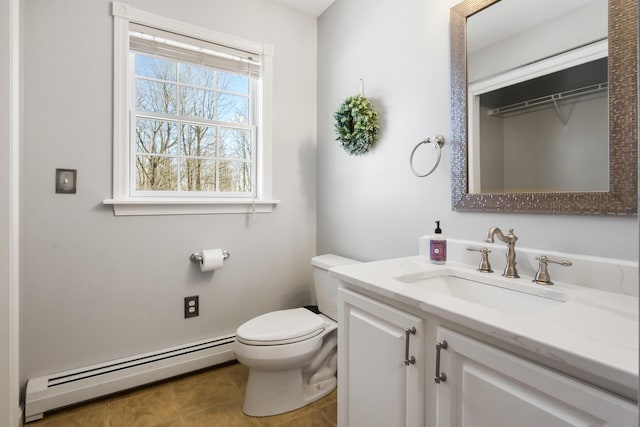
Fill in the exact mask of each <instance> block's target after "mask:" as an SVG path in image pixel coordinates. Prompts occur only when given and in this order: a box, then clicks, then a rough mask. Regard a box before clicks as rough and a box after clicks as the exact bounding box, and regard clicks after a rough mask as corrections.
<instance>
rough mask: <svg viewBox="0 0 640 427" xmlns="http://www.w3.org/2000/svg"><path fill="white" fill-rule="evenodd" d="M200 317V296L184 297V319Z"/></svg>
mask: <svg viewBox="0 0 640 427" xmlns="http://www.w3.org/2000/svg"><path fill="white" fill-rule="evenodd" d="M199 315H200V303H199V301H198V295H194V296H191V297H184V318H185V319H188V318H189V317H197V316H199Z"/></svg>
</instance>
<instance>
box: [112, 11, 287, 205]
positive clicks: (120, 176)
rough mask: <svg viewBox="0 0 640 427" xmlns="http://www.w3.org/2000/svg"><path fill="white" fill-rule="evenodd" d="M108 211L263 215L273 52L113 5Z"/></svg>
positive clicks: (267, 183) (267, 191)
mask: <svg viewBox="0 0 640 427" xmlns="http://www.w3.org/2000/svg"><path fill="white" fill-rule="evenodd" d="M113 14H114V34H115V42H114V195H113V199H108V200H105V201H104V203H105V204H111V205H113V206H114V212H115V213H116V215H142V214H169V213H218V212H222V213H233V212H251V211H253V212H256V211H257V212H268V211H270V210H271V209H272V208H273V206H274V205H275V204H276V203H277V201H274V200H270V182H271V179H270V173H271V167H270V159H271V155H270V153H271V141H270V140H271V130H270V112H269V107H270V97H271V84H270V81H271V75H270V74H271V68H272V48H271V47H270V46H268V45H262V44H259V43H255V42H248V41H244V40H240V39H237V38H234V37H231V36H227V35H222V34H219V33H215V32H212V31H210V30H207V29H203V28H199V27H194V26H190V25H187V24H184V23H180V22H177V21H174V20H172V19H167V18H163V17H159V16H156V15H151V14H148V13H146V12H141V11H137V10H135V9H132V8H129V7H128V6H127V5H125V4H122V3H117V2H114V4H113Z"/></svg>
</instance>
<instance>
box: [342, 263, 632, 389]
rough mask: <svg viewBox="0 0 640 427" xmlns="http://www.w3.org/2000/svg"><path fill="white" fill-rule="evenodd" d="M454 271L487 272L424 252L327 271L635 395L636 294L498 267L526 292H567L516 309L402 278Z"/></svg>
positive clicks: (360, 286)
mask: <svg viewBox="0 0 640 427" xmlns="http://www.w3.org/2000/svg"><path fill="white" fill-rule="evenodd" d="M455 272H463V273H464V274H466V275H474V274H475V275H479V276H478V277H479V278H480V279H482V277H481V276H482V275H483V274H482V273H479V272H477V271H476V270H475V267H472V266H469V265H465V264H457V263H447V264H446V265H441V266H440V265H433V264H430V263H429V262H428V261H427V260H426V258H425V257H424V256H414V257H406V258H396V259H389V260H383V261H375V262H368V263H360V264H352V265H348V266H343V267H337V268H334V269H331V270H330V274H331V275H332V276H334V277H337V278H338V279H340V280H342V281H343V282H346V283H348V284H349V285H351V286H355V287H356V288H361V289H363V290H365V291H368V292H372V293H375V294H377V295H380V296H381V297H385V298H390V299H393V300H395V301H398V302H401V303H403V304H405V305H408V306H411V307H415V308H418V309H419V310H422V311H424V312H427V313H431V314H433V315H435V316H437V317H440V318H442V319H446V320H449V321H451V322H454V323H456V324H459V325H462V326H464V327H467V328H470V329H472V330H475V331H478V332H480V333H483V334H485V335H488V336H491V337H494V338H497V339H499V340H501V341H503V342H506V343H507V344H509V345H515V346H517V347H518V348H521V349H523V350H525V351H527V352H532V353H534V354H536V355H539V356H542V358H543V359H545V360H550V361H554V362H555V366H556V368H557V366H566V367H567V368H571V369H567V371H571V370H576V369H577V370H579V371H581V372H585V373H588V374H589V375H592V376H593V377H594V378H601V379H604V381H599V382H598V381H594V382H595V383H596V384H602V385H603V386H605V387H606V388H610V389H612V388H617V389H616V390H613V391H615V392H618V393H620V394H623V395H626V396H627V397H629V398H631V399H637V391H638V298H637V297H634V296H627V295H622V294H618V293H614V292H606V291H602V290H598V289H591V288H587V287H583V286H576V285H572V284H568V283H562V282H556V283H555V284H554V285H553V286H548V287H546V286H545V287H542V286H541V285H536V284H533V283H532V282H531V277H521V278H519V279H506V278H502V277H501V276H500V273H499V272H494V273H489V275H490V276H493V277H492V278H491V280H498V281H500V280H502V281H508V283H509V285H510V286H513V287H516V288H518V289H519V287H522V289H523V290H525V292H527V291H529V290H530V291H531V292H537V293H540V292H550V293H557V294H561V295H565V296H566V297H568V298H567V301H566V302H563V303H561V304H556V305H554V306H553V307H550V308H546V309H544V310H541V311H538V312H534V313H531V314H519V313H513V312H511V313H508V312H505V311H502V310H498V309H493V308H488V307H486V306H483V305H480V304H476V303H472V302H469V301H466V300H463V299H459V298H456V297H453V296H451V295H446V294H444V293H442V292H437V291H432V292H429V291H427V292H425V289H426V288H425V287H421V289H418V287H416V285H415V284H413V283H406V282H404V281H400V280H398V279H397V278H398V277H402V276H405V277H407V276H411V275H414V276H422V277H428V276H431V275H433V276H436V275H440V274H443V273H444V274H451V273H454V274H455ZM485 277H487V276H485ZM478 286H484V285H481V284H479V285H478ZM541 288H542V289H543V290H540V289H541ZM512 289H513V288H512ZM562 370H564V369H562ZM590 379H591V378H589V379H588V380H590ZM610 385H613V386H610ZM615 385H618V386H620V387H614V386H615Z"/></svg>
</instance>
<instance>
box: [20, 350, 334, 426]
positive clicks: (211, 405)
mask: <svg viewBox="0 0 640 427" xmlns="http://www.w3.org/2000/svg"><path fill="white" fill-rule="evenodd" d="M247 376H248V370H247V368H245V367H244V366H242V365H240V364H239V363H230V364H226V365H222V366H218V367H214V368H211V369H208V370H205V371H200V372H197V373H194V374H191V375H186V376H183V377H179V378H176V379H173V380H168V381H164V382H161V383H157V384H153V385H150V386H147V387H143V388H139V389H136V390H133V391H129V392H124V393H122V394H117V395H113V396H109V397H107V398H105V399H102V400H96V401H93V402H89V403H86V404H82V405H78V406H75V407H72V408H68V409H63V410H60V411H55V412H50V413H47V414H45V417H44V418H43V419H42V420H39V421H35V422H32V423H28V424H25V426H26V427H43V426H46V427H218V426H219V427H294V426H295V427H336V426H337V422H336V417H337V391H335V390H334V391H333V393H331V394H329V395H328V396H326V397H324V398H323V399H321V400H319V401H317V402H314V403H312V404H311V405H308V406H305V407H304V408H300V409H298V410H296V411H292V412H288V413H286V414H281V415H275V416H272V417H249V416H247V415H244V414H243V413H242V400H243V396H244V389H245V385H246V382H247Z"/></svg>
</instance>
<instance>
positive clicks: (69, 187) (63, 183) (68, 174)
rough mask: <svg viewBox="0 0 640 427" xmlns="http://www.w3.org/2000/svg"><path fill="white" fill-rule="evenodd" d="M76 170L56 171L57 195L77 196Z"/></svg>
mask: <svg viewBox="0 0 640 427" xmlns="http://www.w3.org/2000/svg"><path fill="white" fill-rule="evenodd" d="M76 177H77V170H76V169H56V193H68V194H75V192H76Z"/></svg>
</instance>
